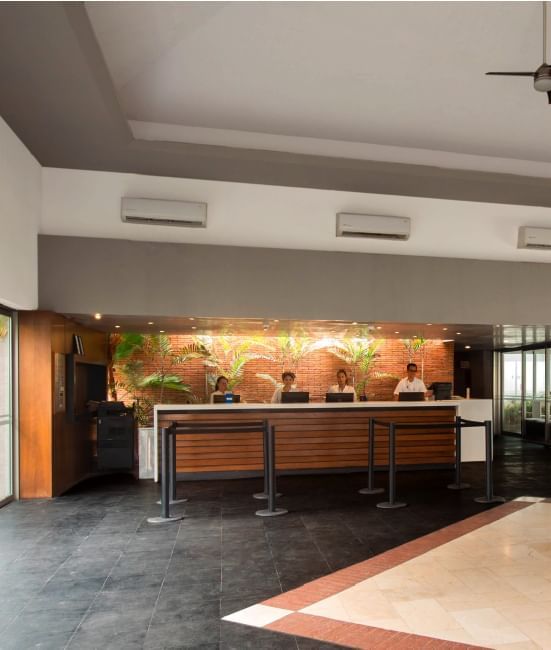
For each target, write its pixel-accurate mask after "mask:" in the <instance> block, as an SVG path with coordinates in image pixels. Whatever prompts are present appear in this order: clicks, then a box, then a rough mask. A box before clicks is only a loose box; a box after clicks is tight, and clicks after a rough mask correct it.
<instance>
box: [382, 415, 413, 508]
mask: <svg viewBox="0 0 551 650" xmlns="http://www.w3.org/2000/svg"><path fill="white" fill-rule="evenodd" d="M395 498H396V424H395V423H394V422H391V423H390V426H389V428H388V501H382V502H381V503H378V504H377V508H382V509H383V510H393V509H395V508H403V507H404V506H406V505H407V503H404V502H402V501H396V500H395Z"/></svg>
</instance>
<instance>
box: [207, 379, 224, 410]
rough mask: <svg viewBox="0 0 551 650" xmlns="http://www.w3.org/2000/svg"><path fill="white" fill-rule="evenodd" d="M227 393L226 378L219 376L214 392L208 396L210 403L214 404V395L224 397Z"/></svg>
mask: <svg viewBox="0 0 551 650" xmlns="http://www.w3.org/2000/svg"><path fill="white" fill-rule="evenodd" d="M227 392H228V378H227V377H224V375H220V377H218V379H217V380H216V384H215V385H214V392H213V393H211V395H210V403H211V404H214V396H215V395H225V394H226V393H227Z"/></svg>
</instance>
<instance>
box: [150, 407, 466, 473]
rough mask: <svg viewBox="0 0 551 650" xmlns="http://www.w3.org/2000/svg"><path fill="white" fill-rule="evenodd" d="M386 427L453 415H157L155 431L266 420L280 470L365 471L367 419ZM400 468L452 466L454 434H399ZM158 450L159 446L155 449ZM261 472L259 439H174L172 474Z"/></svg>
mask: <svg viewBox="0 0 551 650" xmlns="http://www.w3.org/2000/svg"><path fill="white" fill-rule="evenodd" d="M370 417H376V418H377V419H381V420H385V421H387V422H396V423H399V422H403V423H416V422H418V423H429V422H449V423H450V425H453V421H454V417H455V409H454V408H453V407H450V408H430V407H423V408H417V409H415V408H411V409H410V408H400V409H392V408H389V409H388V410H387V409H384V410H369V409H365V410H364V409H362V410H357V409H356V410H350V411H346V410H340V411H327V410H324V411H315V410H304V411H294V412H289V411H288V412H281V411H279V412H275V411H268V410H265V411H262V410H261V409H259V410H255V411H249V412H246V413H245V412H235V413H228V412H227V411H224V412H222V413H204V412H203V413H200V412H197V411H196V412H194V413H189V412H188V413H173V414H167V413H165V412H159V415H158V421H159V429H160V428H161V427H163V426H169V425H170V424H171V423H172V422H189V421H196V422H206V421H209V420H210V421H225V422H231V421H241V422H243V421H251V420H263V419H267V420H269V422H270V423H271V424H273V425H274V426H275V427H276V465H277V467H278V469H288V470H291V469H292V470H300V469H324V468H328V469H329V468H332V469H335V468H346V467H366V466H367V460H368V419H369V418H370ZM396 437H397V442H396V450H397V454H396V457H397V462H398V464H399V465H433V464H435V465H436V464H452V463H454V461H455V435H454V431H453V428H452V427H451V426H450V428H443V429H436V430H434V429H431V430H428V431H427V430H423V428H422V427H420V428H419V429H408V430H403V431H398V432H397V436H396ZM159 449H160V445H159ZM387 464H388V428H386V427H376V431H375V465H379V466H384V465H387ZM262 468H263V452H262V436H261V434H257V433H232V434H215V435H214V434H200V433H197V434H186V435H181V436H178V437H177V438H176V471H177V472H178V473H204V472H224V471H257V470H262Z"/></svg>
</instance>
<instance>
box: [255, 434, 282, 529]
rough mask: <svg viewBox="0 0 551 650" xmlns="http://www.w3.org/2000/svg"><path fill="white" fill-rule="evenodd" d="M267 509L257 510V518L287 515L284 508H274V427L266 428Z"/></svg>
mask: <svg viewBox="0 0 551 650" xmlns="http://www.w3.org/2000/svg"><path fill="white" fill-rule="evenodd" d="M267 442H268V445H267V450H268V508H266V509H264V510H257V511H256V514H257V515H258V516H259V517H277V516H279V515H285V514H287V510H285V509H284V508H276V494H277V493H276V454H275V427H274V426H273V425H269V426H268V439H267Z"/></svg>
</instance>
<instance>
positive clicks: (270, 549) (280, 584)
mask: <svg viewBox="0 0 551 650" xmlns="http://www.w3.org/2000/svg"><path fill="white" fill-rule="evenodd" d="M264 539H265V540H266V544H267V545H268V549H269V551H270V557H271V559H272V566H273V567H274V571H275V574H276V576H277V582H278V584H279V592H280V593H279V594H278V595H281V594H282V593H283V584H282V582H281V574H280V572H279V569H278V568H277V562H276V560H275V557H274V551H273V548H272V544H271V542H270V538H269V537H268V528H267V527H266V526H264Z"/></svg>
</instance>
